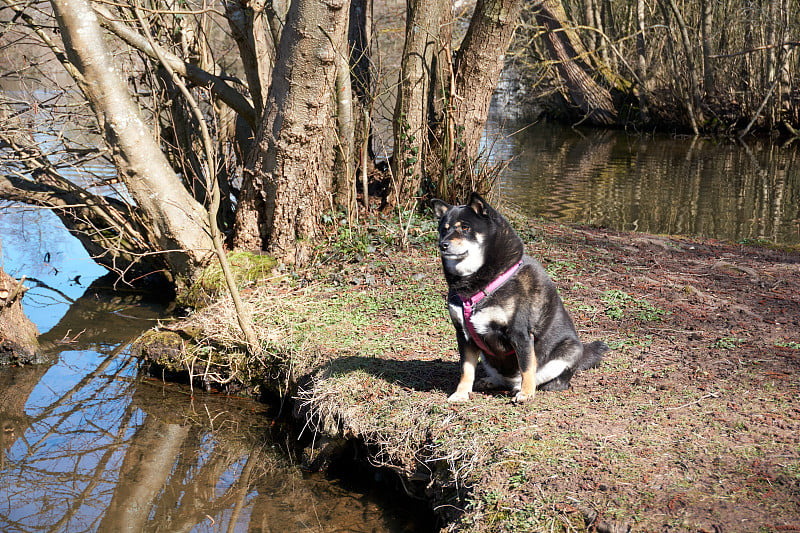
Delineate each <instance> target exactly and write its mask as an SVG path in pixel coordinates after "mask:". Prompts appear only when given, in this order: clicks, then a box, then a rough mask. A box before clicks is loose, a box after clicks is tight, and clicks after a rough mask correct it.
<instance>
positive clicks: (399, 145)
mask: <svg viewBox="0 0 800 533" xmlns="http://www.w3.org/2000/svg"><path fill="white" fill-rule="evenodd" d="M407 5H408V11H407V15H406V16H407V18H406V35H405V45H404V46H403V55H402V58H401V60H400V81H399V84H398V88H397V100H396V105H395V110H394V120H393V130H394V131H393V139H394V153H393V157H392V172H393V174H394V184H393V187H392V189H393V192H394V197H390V198H389V201H390V203H391V204H394V203H397V202H400V201H401V200H411V199H413V198H416V197H417V196H419V193H420V185H421V183H422V176H423V172H424V167H423V159H424V154H425V150H426V147H427V137H428V111H429V107H428V106H429V99H430V92H431V83H432V81H433V76H432V73H433V64H434V57H436V55H437V53H438V51H439V49H440V48H441V47H443V46H445V45H447V44H449V43H442V42H440V40H439V33H440V32H439V30H440V28H441V27H442V21H443V20H444V18H445V16H446V14H445V13H447V12H449V10H450V3H449V2H444V1H443V0H408V1H407Z"/></svg>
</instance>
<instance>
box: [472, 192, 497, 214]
mask: <svg viewBox="0 0 800 533" xmlns="http://www.w3.org/2000/svg"><path fill="white" fill-rule="evenodd" d="M469 207H470V209H472V210H473V211H475V213H476V214H478V215H481V216H484V217H488V216H489V214H490V213H491V212H492V206H490V205H489V204H488V203H486V200H484V199H483V198H481V195H480V194H478V193H476V192H473V193H472V196H471V197H470V199H469Z"/></svg>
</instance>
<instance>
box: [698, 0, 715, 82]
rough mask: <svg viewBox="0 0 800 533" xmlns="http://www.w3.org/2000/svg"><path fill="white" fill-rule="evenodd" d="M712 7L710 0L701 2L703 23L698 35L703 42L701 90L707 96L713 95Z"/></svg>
mask: <svg viewBox="0 0 800 533" xmlns="http://www.w3.org/2000/svg"><path fill="white" fill-rule="evenodd" d="M713 24H714V5H713V3H712V2H711V0H703V22H702V27H701V29H700V34H701V37H702V40H703V89H704V91H705V93H706V94H707V95H711V94H714V92H716V91H715V89H714V66H713V65H712V64H711V62H712V61H713V59H712V58H711V56H712V55H714V45H713V43H712V42H711V37H712V35H713V33H714V27H713Z"/></svg>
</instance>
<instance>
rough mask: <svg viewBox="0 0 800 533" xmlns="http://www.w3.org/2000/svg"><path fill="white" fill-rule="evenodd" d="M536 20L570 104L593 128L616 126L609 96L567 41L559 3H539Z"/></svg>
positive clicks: (569, 39)
mask: <svg viewBox="0 0 800 533" xmlns="http://www.w3.org/2000/svg"><path fill="white" fill-rule="evenodd" d="M536 20H537V22H538V23H539V25H540V26H542V27H544V29H545V30H546V33H545V44H546V45H547V49H548V51H549V53H550V55H551V57H552V58H553V59H554V60H555V61H556V62H557V63H556V65H557V69H558V73H559V75H560V77H561V78H562V79H563V80H564V83H565V84H566V86H567V90H568V92H569V96H570V98H571V99H572V101H573V103H575V105H577V106H578V108H579V109H580V110H581V112H583V114H584V115H585V116H586V119H587V120H588V121H589V122H590V123H592V124H595V125H599V126H610V125H613V124H614V123H616V120H617V110H616V108H615V106H614V101H613V99H612V98H611V93H610V92H609V91H608V89H606V88H605V87H602V86H601V85H599V84H598V83H597V82H596V81H595V80H594V79H593V78H592V77H591V75H590V73H591V72H592V69H591V68H590V67H589V66H588V65H587V64H586V62H585V61H583V60H582V59H581V57H582V56H583V55H584V54H582V53H581V52H583V50H582V49H583V46H582V45H581V44H580V41H579V40H578V39H577V38H572V37H570V34H571V33H573V32H572V31H571V30H568V28H569V26H570V25H569V24H567V14H566V12H565V11H564V7H563V6H562V5H561V0H542V2H541V5H540V6H539V9H538V10H537V11H536Z"/></svg>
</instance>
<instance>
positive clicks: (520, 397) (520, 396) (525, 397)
mask: <svg viewBox="0 0 800 533" xmlns="http://www.w3.org/2000/svg"><path fill="white" fill-rule="evenodd" d="M533 396H534V394H525V393H524V392H522V391H519V392H518V393H517V394H516V395H515V396H514V403H525V402H527V401H530V400H533Z"/></svg>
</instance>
